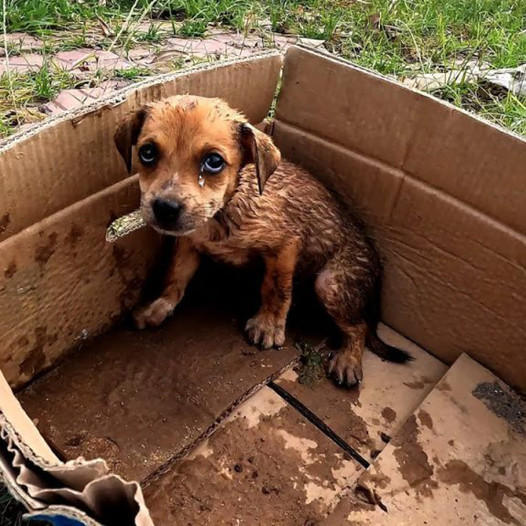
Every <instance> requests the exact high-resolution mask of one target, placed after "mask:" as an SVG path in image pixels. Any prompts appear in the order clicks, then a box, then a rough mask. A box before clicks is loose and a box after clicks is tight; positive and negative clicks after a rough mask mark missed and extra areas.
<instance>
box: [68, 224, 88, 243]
mask: <svg viewBox="0 0 526 526" xmlns="http://www.w3.org/2000/svg"><path fill="white" fill-rule="evenodd" d="M82 234H84V229H83V228H82V227H81V226H79V225H77V224H75V223H73V224H72V225H71V228H70V230H69V233H68V235H67V236H66V243H67V244H68V245H69V246H70V247H71V248H75V246H76V245H77V242H78V240H79V239H80V238H81V237H82Z"/></svg>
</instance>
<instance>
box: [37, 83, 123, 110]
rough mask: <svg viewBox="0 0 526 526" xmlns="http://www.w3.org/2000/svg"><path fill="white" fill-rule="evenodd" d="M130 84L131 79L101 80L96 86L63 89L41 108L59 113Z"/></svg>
mask: <svg viewBox="0 0 526 526" xmlns="http://www.w3.org/2000/svg"><path fill="white" fill-rule="evenodd" d="M128 84H129V81H127V80H108V81H105V82H101V84H100V85H99V86H97V87H95V88H82V89H67V90H63V91H61V92H60V93H59V94H58V96H57V97H56V98H55V100H53V101H52V102H48V103H47V104H44V105H43V106H41V110H42V111H43V112H44V113H46V114H47V115H57V114H59V113H62V112H64V111H67V110H72V109H75V108H78V107H79V106H83V105H85V104H89V103H91V102H93V101H94V100H96V99H98V98H99V97H103V96H105V95H109V94H110V93H111V92H113V91H115V90H118V89H121V88H123V87H125V86H127V85H128Z"/></svg>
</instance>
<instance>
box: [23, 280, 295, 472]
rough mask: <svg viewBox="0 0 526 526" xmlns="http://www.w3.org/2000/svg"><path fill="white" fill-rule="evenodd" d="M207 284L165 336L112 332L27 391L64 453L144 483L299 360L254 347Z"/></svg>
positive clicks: (34, 414) (290, 351) (29, 407)
mask: <svg viewBox="0 0 526 526" xmlns="http://www.w3.org/2000/svg"><path fill="white" fill-rule="evenodd" d="M206 279H207V278H205V281H206ZM210 279H211V280H213V279H214V276H213V274H212V276H210ZM207 283H208V282H206V283H204V284H203V285H199V287H201V286H202V289H201V288H200V289H199V290H197V289H196V293H195V295H192V294H191V293H190V294H189V299H188V301H186V302H183V304H182V305H181V306H180V307H179V308H178V309H176V312H175V314H174V316H173V318H172V319H171V320H170V321H168V322H166V324H165V325H163V326H162V327H161V328H159V329H155V330H146V331H137V330H135V329H125V328H122V329H118V330H114V331H111V332H109V333H108V334H106V335H103V336H101V337H100V338H98V339H95V340H94V341H93V342H90V343H89V344H86V345H85V346H84V347H83V348H82V349H81V350H79V351H77V352H75V353H74V354H72V355H71V356H69V357H68V358H67V359H66V360H65V361H64V362H63V363H61V364H60V365H59V366H58V367H57V368H55V369H54V370H53V371H51V372H50V373H48V374H46V375H45V376H43V377H42V378H40V379H39V380H37V381H35V382H34V383H33V384H31V385H30V386H29V387H28V388H26V389H25V390H24V391H22V392H21V393H19V399H20V401H21V403H22V405H23V407H24V409H25V410H26V411H27V413H28V414H29V416H30V417H31V418H35V419H37V420H38V427H39V429H40V431H41V432H42V433H43V435H44V436H45V437H46V439H48V440H49V442H50V443H51V444H52V445H53V446H54V448H55V449H56V450H58V451H59V452H60V454H61V455H63V456H64V457H65V458H67V459H71V458H76V457H77V456H79V455H82V456H84V457H86V458H97V457H102V458H104V459H106V460H107V462H108V463H109V465H110V467H111V468H112V470H113V471H115V472H116V473H118V474H120V475H122V476H124V477H125V478H127V479H134V480H143V479H145V478H146V477H147V476H149V475H150V474H152V473H153V472H154V471H155V470H156V469H157V468H159V467H160V466H161V465H162V464H164V463H165V462H167V461H168V460H170V459H171V458H172V457H173V456H174V455H176V454H178V453H180V452H181V451H182V450H183V449H184V448H185V447H187V446H188V445H190V444H191V443H192V442H193V441H194V440H195V439H196V438H198V437H199V436H200V435H201V434H202V433H203V432H204V431H206V430H207V428H208V427H209V426H210V425H212V424H213V423H214V422H215V420H216V418H218V417H219V416H220V415H221V413H222V412H223V411H225V410H226V409H228V408H229V407H230V406H231V405H232V404H233V403H235V402H236V401H237V400H238V399H239V398H240V397H241V396H243V395H244V394H245V393H246V392H247V391H248V390H250V389H251V388H252V387H254V386H255V385H257V384H260V383H262V382H263V381H264V380H265V379H266V378H268V377H270V376H271V375H272V374H273V373H276V372H277V371H279V370H280V369H281V368H283V367H284V366H285V365H286V364H287V363H289V362H290V361H291V360H292V359H293V358H294V357H295V356H296V355H297V353H296V350H295V349H294V348H293V347H292V346H290V345H289V346H286V347H285V348H283V349H282V350H279V351H278V350H270V351H259V350H258V349H256V348H254V347H251V346H250V345H249V344H248V343H247V342H246V341H245V339H244V335H243V331H242V330H241V329H240V325H241V326H242V324H243V322H244V321H245V318H243V317H236V315H237V313H236V312H234V313H233V311H232V310H229V305H228V302H221V301H220V300H219V299H218V298H217V296H216V297H215V298H214V299H210V300H209V299H207V298H206V294H207V293H209V294H210V295H212V293H210V292H209V289H208V287H207ZM256 299H257V298H256ZM64 393H68V394H67V396H65V395H64Z"/></svg>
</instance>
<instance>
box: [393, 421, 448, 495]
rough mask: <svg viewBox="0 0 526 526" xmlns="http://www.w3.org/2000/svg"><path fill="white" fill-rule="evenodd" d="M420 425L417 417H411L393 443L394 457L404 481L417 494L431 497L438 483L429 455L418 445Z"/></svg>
mask: <svg viewBox="0 0 526 526" xmlns="http://www.w3.org/2000/svg"><path fill="white" fill-rule="evenodd" d="M418 435H419V430H418V424H417V421H416V417H415V415H411V416H410V417H409V418H408V419H407V421H406V423H405V424H404V425H403V427H402V429H401V430H400V431H399V432H398V434H397V435H396V436H395V437H394V438H393V440H392V441H391V442H392V444H393V445H394V446H395V449H394V452H393V454H394V457H395V458H396V460H397V462H398V466H399V468H400V473H401V475H402V477H403V478H404V480H405V481H406V482H407V483H408V484H409V485H410V486H411V487H412V488H414V489H415V491H416V494H417V495H419V496H422V497H430V496H432V494H433V489H435V488H437V487H438V485H437V482H436V481H435V480H433V478H432V477H433V473H434V469H433V466H431V464H430V463H429V459H428V456H427V453H426V452H425V451H424V450H423V448H422V446H421V445H420V444H419V443H418Z"/></svg>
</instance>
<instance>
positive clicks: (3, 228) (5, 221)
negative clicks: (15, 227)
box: [0, 214, 11, 234]
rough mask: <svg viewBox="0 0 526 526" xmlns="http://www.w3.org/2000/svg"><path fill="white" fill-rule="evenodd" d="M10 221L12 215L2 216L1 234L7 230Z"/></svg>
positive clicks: (0, 219) (0, 223)
mask: <svg viewBox="0 0 526 526" xmlns="http://www.w3.org/2000/svg"><path fill="white" fill-rule="evenodd" d="M9 223H11V215H10V214H4V215H3V216H2V217H1V218H0V234H2V233H3V232H5V231H6V229H7V227H8V226H9Z"/></svg>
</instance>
